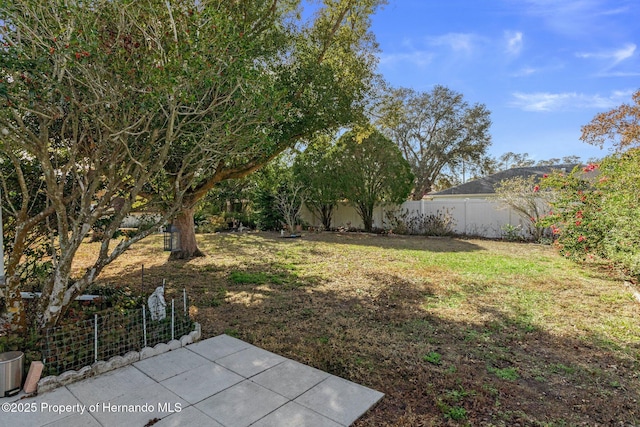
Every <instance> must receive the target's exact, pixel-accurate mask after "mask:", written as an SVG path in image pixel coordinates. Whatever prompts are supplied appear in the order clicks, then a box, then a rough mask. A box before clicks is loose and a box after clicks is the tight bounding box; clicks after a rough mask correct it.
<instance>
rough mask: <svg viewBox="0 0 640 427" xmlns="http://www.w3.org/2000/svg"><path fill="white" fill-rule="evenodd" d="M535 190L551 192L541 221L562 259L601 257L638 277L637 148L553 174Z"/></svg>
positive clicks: (639, 180) (639, 179) (639, 163)
mask: <svg viewBox="0 0 640 427" xmlns="http://www.w3.org/2000/svg"><path fill="white" fill-rule="evenodd" d="M540 187H541V188H544V189H552V190H554V191H555V194H556V197H555V198H554V200H553V201H552V202H551V204H552V209H553V210H552V213H551V214H550V215H547V216H546V217H544V218H542V219H541V222H542V223H543V224H545V225H546V226H549V227H551V230H552V232H553V235H554V238H555V242H556V244H557V246H558V248H559V249H560V252H561V253H562V254H563V255H565V256H567V257H570V258H572V259H575V260H584V259H586V258H587V257H593V256H597V257H600V258H605V259H608V260H610V261H613V262H614V263H616V264H617V265H620V266H622V267H624V268H625V269H627V270H628V271H629V272H631V273H632V274H633V275H636V276H639V275H640V209H638V200H639V196H638V195H639V194H640V149H632V150H629V151H627V152H626V153H623V154H617V155H614V156H610V157H607V158H606V159H604V160H603V162H602V163H601V164H600V165H588V166H586V167H584V168H576V169H574V170H573V171H572V172H571V173H569V174H562V173H557V172H556V173H553V174H551V175H549V176H548V177H546V178H544V179H543V180H542V182H541V184H540Z"/></svg>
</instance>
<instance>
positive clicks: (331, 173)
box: [292, 134, 343, 230]
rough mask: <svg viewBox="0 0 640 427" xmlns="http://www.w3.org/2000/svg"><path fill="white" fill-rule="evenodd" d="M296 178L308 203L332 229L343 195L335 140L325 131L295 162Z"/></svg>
mask: <svg viewBox="0 0 640 427" xmlns="http://www.w3.org/2000/svg"><path fill="white" fill-rule="evenodd" d="M292 168H293V176H294V179H295V180H296V181H297V182H298V183H300V184H301V185H302V186H303V187H304V190H305V202H304V203H305V205H306V206H307V208H309V210H311V211H312V212H313V213H314V214H316V215H318V217H320V219H321V220H322V225H323V226H324V228H325V229H327V230H328V229H330V228H331V221H332V218H333V212H334V210H335V208H336V207H337V205H338V202H339V201H340V199H341V198H342V197H343V194H342V188H341V185H340V173H341V170H340V167H339V165H338V152H337V150H336V147H335V141H332V139H331V137H329V136H328V135H325V134H322V135H319V136H318V137H317V138H315V139H314V140H313V141H312V142H311V143H309V144H308V145H307V146H306V147H305V149H304V151H303V152H301V153H299V154H298V155H297V156H296V157H295V159H294V162H293V166H292Z"/></svg>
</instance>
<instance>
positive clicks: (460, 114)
mask: <svg viewBox="0 0 640 427" xmlns="http://www.w3.org/2000/svg"><path fill="white" fill-rule="evenodd" d="M378 115H379V117H380V118H379V120H378V122H379V125H380V126H381V128H382V129H383V132H384V133H385V135H387V136H388V137H389V138H391V139H392V140H393V141H394V142H396V143H397V144H398V146H399V147H400V149H401V151H402V154H403V155H404V157H405V159H407V161H408V162H409V164H410V165H411V170H412V172H413V174H414V175H415V188H414V194H413V198H414V199H415V200H420V199H421V198H422V197H423V195H424V194H427V193H429V192H430V191H431V189H432V187H433V185H434V184H435V183H436V181H437V180H438V178H439V176H440V175H441V174H442V173H443V171H444V170H445V169H446V168H450V169H454V168H456V167H458V166H459V165H461V164H462V163H463V162H468V163H476V164H481V163H482V162H483V159H484V157H485V156H486V151H487V148H488V147H489V145H490V144H491V135H490V134H489V127H490V125H491V120H490V112H489V110H487V108H486V106H485V105H483V104H474V105H472V106H470V105H469V104H468V103H467V102H466V101H465V100H464V98H463V95H462V94H461V93H458V92H455V91H453V90H451V89H449V88H447V87H444V86H440V85H437V86H435V87H434V88H433V89H432V90H431V91H429V92H417V91H415V90H413V89H406V88H400V89H391V90H390V91H389V92H388V94H387V95H386V96H385V97H384V99H383V101H382V104H381V107H380V108H379V112H378Z"/></svg>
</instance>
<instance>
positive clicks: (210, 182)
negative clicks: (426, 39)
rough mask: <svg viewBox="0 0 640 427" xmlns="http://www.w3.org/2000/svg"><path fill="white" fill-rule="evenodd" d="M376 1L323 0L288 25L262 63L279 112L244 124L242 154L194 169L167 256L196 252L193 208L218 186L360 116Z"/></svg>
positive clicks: (371, 65) (366, 87)
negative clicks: (305, 20) (280, 47)
mask: <svg viewBox="0 0 640 427" xmlns="http://www.w3.org/2000/svg"><path fill="white" fill-rule="evenodd" d="M242 3H243V4H244V3H245V2H242ZM381 3H384V0H359V1H353V0H336V1H326V2H325V6H324V7H323V8H320V9H319V10H318V11H316V13H315V15H314V19H313V22H312V25H302V24H299V23H298V24H296V25H295V26H294V27H293V29H294V31H293V32H292V33H291V34H290V35H289V38H287V39H286V40H289V41H290V43H291V44H290V45H289V46H288V47H287V50H286V51H285V52H283V53H282V54H280V55H277V56H275V57H271V58H269V59H268V60H267V59H262V60H261V61H265V60H267V61H271V62H270V63H271V66H270V67H269V72H268V73H265V78H269V82H270V83H269V87H270V88H271V89H273V90H274V91H275V92H276V93H277V94H278V96H279V97H281V98H280V100H279V105H278V108H277V112H276V113H274V114H272V116H271V117H270V121H268V123H264V124H257V125H253V126H252V127H249V130H253V131H254V133H253V134H250V133H244V134H242V135H239V136H238V138H237V141H238V144H241V145H243V146H245V147H247V149H246V150H244V151H243V152H242V153H241V154H240V155H234V156H224V157H223V158H221V159H219V160H218V161H215V162H211V163H210V164H209V165H208V167H207V169H206V170H203V171H201V172H200V173H199V175H198V176H199V180H198V182H197V183H196V184H195V185H193V186H191V188H189V190H188V192H187V194H186V195H185V197H184V198H183V203H182V207H181V210H180V212H179V213H178V215H177V216H176V217H175V221H174V224H176V225H177V228H178V230H179V231H180V236H181V238H182V242H181V251H176V252H173V253H172V257H175V258H189V257H193V256H198V255H200V254H201V252H200V250H199V249H198V247H197V242H196V237H195V233H194V229H193V212H194V208H195V206H196V204H197V202H198V201H199V200H201V199H202V198H203V197H204V196H205V195H206V194H207V192H208V191H209V190H210V189H212V188H213V187H214V186H215V185H216V184H217V183H219V182H221V181H224V180H226V179H234V178H240V177H244V176H247V175H248V174H250V173H252V172H254V171H256V170H257V169H259V168H261V167H262V166H263V165H265V164H266V163H268V162H269V161H271V160H272V159H274V158H275V157H276V156H278V155H279V154H280V153H282V152H283V151H284V150H286V149H288V148H290V147H293V146H294V145H295V144H296V143H297V142H298V141H300V140H301V139H311V138H312V137H313V135H314V134H315V133H317V132H319V131H322V132H327V131H332V130H337V129H339V128H341V127H344V126H346V125H349V124H351V123H354V122H358V121H360V120H362V119H363V117H364V113H363V110H364V103H365V98H366V94H367V93H368V92H369V90H370V82H371V80H372V77H373V69H374V64H375V61H376V58H375V55H374V53H375V49H376V46H375V43H374V38H373V35H372V34H371V33H370V31H369V26H370V19H369V18H370V16H371V14H372V13H373V12H374V10H375V9H376V8H377V6H378V5H380V4H381ZM274 4H275V2H274ZM249 24H250V23H249ZM249 24H247V26H250V25H249ZM267 100H268V101H270V100H269V99H267ZM271 107H273V106H271Z"/></svg>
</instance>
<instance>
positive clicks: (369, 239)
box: [202, 232, 483, 252]
mask: <svg viewBox="0 0 640 427" xmlns="http://www.w3.org/2000/svg"><path fill="white" fill-rule="evenodd" d="M231 236H233V237H231V238H232V239H234V238H235V239H236V240H237V238H238V237H242V235H240V236H237V235H236V236H234V235H231ZM244 236H252V238H253V239H254V240H255V242H256V243H257V244H262V245H263V246H264V247H269V246H275V245H277V246H279V245H280V244H282V243H283V242H285V243H286V244H291V245H300V244H304V243H305V242H325V243H337V244H341V245H355V246H371V247H376V248H382V249H405V250H406V249H408V250H423V251H429V252H472V251H481V250H483V248H481V247H480V246H478V245H476V244H474V243H471V242H469V241H465V240H462V239H457V238H452V237H442V238H432V237H425V236H399V235H392V236H387V235H374V234H369V233H358V232H349V233H337V232H322V233H305V234H303V236H302V237H301V238H300V239H283V238H282V237H280V235H279V234H278V233H270V232H260V233H251V234H245V235H244ZM202 239H206V236H203V237H202Z"/></svg>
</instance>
